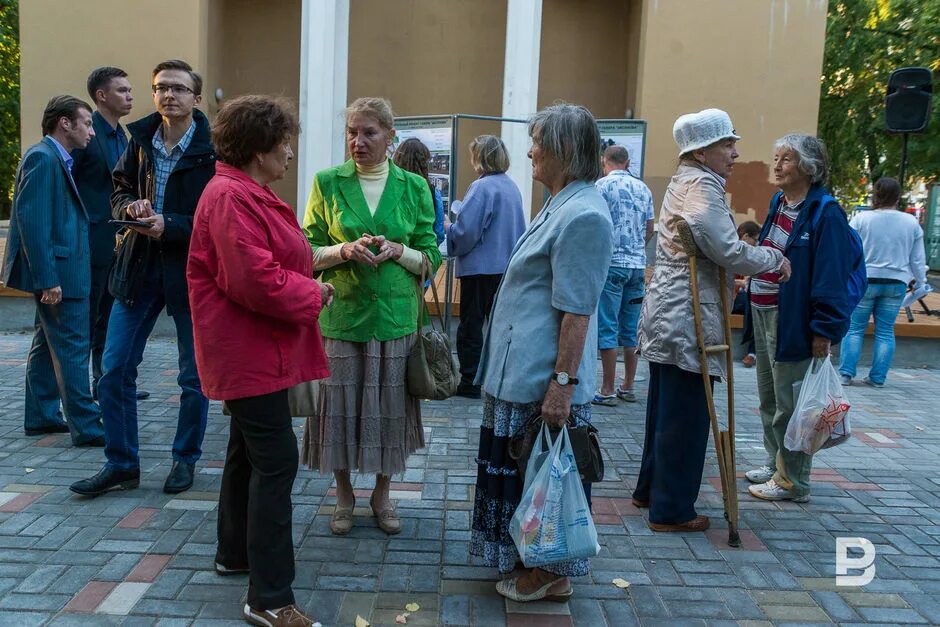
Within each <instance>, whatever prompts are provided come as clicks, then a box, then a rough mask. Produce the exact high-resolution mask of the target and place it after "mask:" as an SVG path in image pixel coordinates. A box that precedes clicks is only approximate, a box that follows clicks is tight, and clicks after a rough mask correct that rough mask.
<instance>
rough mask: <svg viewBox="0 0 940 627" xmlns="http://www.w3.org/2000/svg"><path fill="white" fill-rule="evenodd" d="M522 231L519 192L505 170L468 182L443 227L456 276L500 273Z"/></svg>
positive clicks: (523, 226) (523, 227)
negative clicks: (450, 221)
mask: <svg viewBox="0 0 940 627" xmlns="http://www.w3.org/2000/svg"><path fill="white" fill-rule="evenodd" d="M524 232H525V215H524V214H523V212H522V194H521V193H520V192H519V188H518V187H517V186H516V184H515V183H514V182H513V180H512V179H511V178H509V177H508V176H507V175H506V174H503V173H500V174H484V175H483V176H481V177H480V178H478V179H477V180H476V181H474V182H473V183H471V185H470V188H469V189H468V190H467V195H466V196H465V197H464V201H463V204H462V205H461V207H460V213H459V214H458V215H457V221H456V222H454V223H453V224H451V225H450V228H448V229H447V255H448V256H450V257H456V258H457V270H456V275H457V276H458V277H462V276H471V275H474V274H503V273H504V272H505V271H506V266H507V265H508V264H509V257H510V255H512V249H513V247H514V246H515V245H516V242H517V241H518V240H519V238H520V237H522V234H523V233H524Z"/></svg>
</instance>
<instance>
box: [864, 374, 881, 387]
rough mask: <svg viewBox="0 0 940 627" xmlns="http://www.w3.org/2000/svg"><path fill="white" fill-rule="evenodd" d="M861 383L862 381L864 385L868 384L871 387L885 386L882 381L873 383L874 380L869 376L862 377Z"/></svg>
mask: <svg viewBox="0 0 940 627" xmlns="http://www.w3.org/2000/svg"><path fill="white" fill-rule="evenodd" d="M862 383H864V384H865V385H870V386H871V387H873V388H883V387H884V386H885V384H884V383H875V382H874V381H872V380H871V377H865V378H864V379H862Z"/></svg>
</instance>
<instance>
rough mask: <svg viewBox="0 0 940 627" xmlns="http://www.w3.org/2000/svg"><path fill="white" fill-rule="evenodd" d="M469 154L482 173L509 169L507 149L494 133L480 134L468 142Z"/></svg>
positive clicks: (501, 171)
mask: <svg viewBox="0 0 940 627" xmlns="http://www.w3.org/2000/svg"><path fill="white" fill-rule="evenodd" d="M470 156H471V158H472V159H473V162H474V163H476V164H477V165H479V166H480V169H481V170H482V171H483V172H484V173H491V172H497V173H503V172H505V171H506V170H508V169H509V151H507V150H506V144H504V143H503V140H501V139H500V138H499V137H497V136H496V135H480V136H479V137H476V138H474V140H473V141H471V142H470Z"/></svg>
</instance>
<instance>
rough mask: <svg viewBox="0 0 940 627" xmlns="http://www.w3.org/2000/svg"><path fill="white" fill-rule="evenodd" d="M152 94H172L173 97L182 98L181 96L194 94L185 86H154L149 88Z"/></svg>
mask: <svg viewBox="0 0 940 627" xmlns="http://www.w3.org/2000/svg"><path fill="white" fill-rule="evenodd" d="M151 89H152V90H153V93H155V94H159V95H163V94H166V93H172V94H173V95H174V96H182V95H183V94H195V93H196V92H194V91H193V90H192V89H190V88H189V87H187V86H186V85H159V84H157V85H154V86H152V87H151Z"/></svg>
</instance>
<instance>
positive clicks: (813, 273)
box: [745, 185, 855, 361]
mask: <svg viewBox="0 0 940 627" xmlns="http://www.w3.org/2000/svg"><path fill="white" fill-rule="evenodd" d="M828 195H829V192H828V191H827V190H826V188H824V187H823V186H822V185H813V186H812V187H811V188H810V190H809V193H808V194H807V195H806V200H805V203H804V205H803V208H802V209H801V210H800V213H799V216H798V217H797V219H796V222H795V223H794V224H793V230H792V231H791V232H790V237H789V239H788V240H787V244H786V248H785V249H784V251H783V254H784V255H785V256H786V257H787V259H789V260H790V265H791V267H792V270H793V273H792V275H791V276H790V280H789V281H787V282H786V283H781V284H780V300H779V303H778V316H777V352H776V354H775V355H774V359H775V360H776V361H802V360H804V359H809V358H810V357H812V356H813V347H812V344H813V336H814V335H819V336H821V337H825V338H829V340H830V341H831V342H832V344H838V343H839V342H841V341H842V338H843V337H845V334H846V333H847V332H848V330H849V321H850V319H851V316H852V309H851V307H850V303H849V293H848V289H847V286H848V281H849V274H850V273H851V271H852V263H853V261H854V255H855V252H854V249H853V248H852V236H851V233H850V231H849V228H850V227H849V222H848V220H847V219H846V216H845V212H844V211H843V210H842V207H840V206H839V203H838V202H836V201H835V200H834V199H832V198H831V197H830V200H829V202H827V203H826V204H823V203H822V202H821V201H822V199H823V197H824V196H828ZM781 196H782V192H778V193H777V194H776V195H775V196H774V197H773V199H772V200H771V201H770V212H769V213H768V215H767V219H766V220H765V221H764V226H763V227H762V228H761V232H760V236H759V237H758V240H757V241H758V245H760V244H761V243H762V242H763V241H764V238H766V237H767V233H768V232H769V231H770V227H771V225H773V222H774V217H775V216H776V215H777V210H778V208H779V206H780V197H781ZM817 213H818V214H819V218H818V220H817V219H816V218H815V216H816V214H817ZM814 223H815V229H814V228H813V225H814ZM748 296H750V294H748ZM746 311H747V315H746V316H745V335H748V334H751V333H752V332H753V329H752V327H751V319H750V308H747V310H746Z"/></svg>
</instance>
